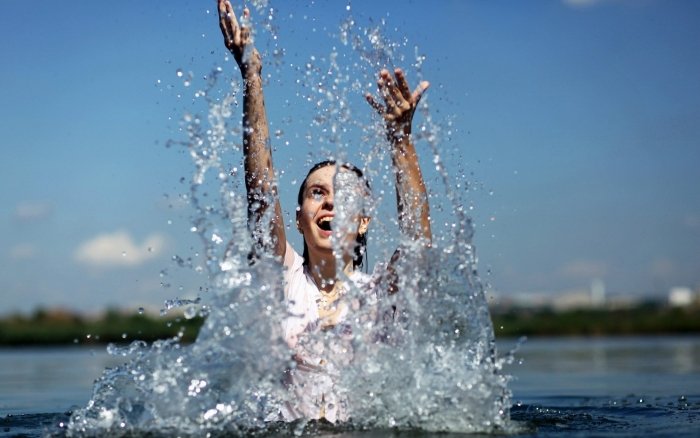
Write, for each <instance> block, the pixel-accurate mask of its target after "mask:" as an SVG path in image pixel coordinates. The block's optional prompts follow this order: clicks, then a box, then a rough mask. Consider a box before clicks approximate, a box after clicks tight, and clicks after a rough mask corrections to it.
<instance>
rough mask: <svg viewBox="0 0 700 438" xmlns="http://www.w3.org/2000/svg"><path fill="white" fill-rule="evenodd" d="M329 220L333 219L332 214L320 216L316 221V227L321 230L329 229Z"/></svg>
mask: <svg viewBox="0 0 700 438" xmlns="http://www.w3.org/2000/svg"><path fill="white" fill-rule="evenodd" d="M331 221H333V217H332V216H326V217H322V218H321V219H319V220H318V222H316V225H318V227H319V228H320V229H322V230H323V231H331V230H332V228H331Z"/></svg>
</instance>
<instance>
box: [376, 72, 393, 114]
mask: <svg viewBox="0 0 700 438" xmlns="http://www.w3.org/2000/svg"><path fill="white" fill-rule="evenodd" d="M377 88H379V94H381V96H382V97H383V98H384V103H385V104H386V112H387V113H389V114H396V112H397V109H398V108H397V105H396V101H395V99H396V94H397V92H396V91H395V87H394V86H393V81H392V79H391V76H389V72H388V71H387V70H382V71H381V72H380V73H379V79H378V80H377Z"/></svg>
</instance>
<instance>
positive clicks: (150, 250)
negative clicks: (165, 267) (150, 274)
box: [74, 230, 165, 268]
mask: <svg viewBox="0 0 700 438" xmlns="http://www.w3.org/2000/svg"><path fill="white" fill-rule="evenodd" d="M164 249H165V237H163V236H162V235H160V234H157V233H156V234H151V235H150V236H148V237H147V238H146V239H145V240H144V241H143V243H141V244H140V245H139V244H138V243H136V242H134V239H133V238H132V237H131V235H129V233H127V232H126V231H123V230H122V231H116V232H114V233H104V234H100V235H97V236H95V237H93V238H92V239H89V240H87V241H86V242H84V243H83V244H81V245H80V246H79V247H78V249H76V251H75V253H74V258H75V260H76V261H78V262H80V263H83V264H85V265H90V266H97V267H105V268H110V267H120V266H136V265H140V264H143V263H145V262H147V261H149V260H151V259H153V258H155V257H157V256H158V255H159V254H161V253H162V252H163V250H164Z"/></svg>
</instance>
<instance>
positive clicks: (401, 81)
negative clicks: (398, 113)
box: [394, 68, 411, 101]
mask: <svg viewBox="0 0 700 438" xmlns="http://www.w3.org/2000/svg"><path fill="white" fill-rule="evenodd" d="M394 76H396V84H397V85H398V86H399V91H400V92H401V95H402V96H403V98H404V99H406V100H408V101H410V100H411V89H410V88H409V87H408V82H406V77H405V76H404V75H403V71H402V70H401V69H400V68H397V69H396V70H394Z"/></svg>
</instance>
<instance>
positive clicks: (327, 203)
mask: <svg viewBox="0 0 700 438" xmlns="http://www.w3.org/2000/svg"><path fill="white" fill-rule="evenodd" d="M323 208H324V209H325V210H328V211H333V192H331V193H329V194H327V195H326V196H324V197H323Z"/></svg>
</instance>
